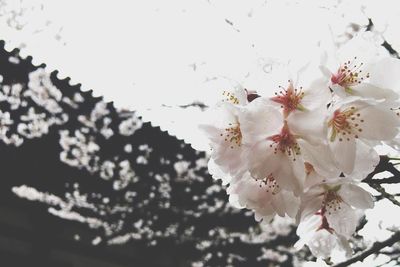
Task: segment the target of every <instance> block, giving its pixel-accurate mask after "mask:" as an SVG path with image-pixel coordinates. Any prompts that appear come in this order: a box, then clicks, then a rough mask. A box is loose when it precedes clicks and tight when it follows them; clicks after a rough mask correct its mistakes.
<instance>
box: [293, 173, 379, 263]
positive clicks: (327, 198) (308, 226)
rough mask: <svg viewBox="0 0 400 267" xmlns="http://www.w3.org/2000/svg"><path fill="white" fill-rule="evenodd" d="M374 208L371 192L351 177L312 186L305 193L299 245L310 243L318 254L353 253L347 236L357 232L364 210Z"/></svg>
mask: <svg viewBox="0 0 400 267" xmlns="http://www.w3.org/2000/svg"><path fill="white" fill-rule="evenodd" d="M372 207H373V199H372V196H371V194H370V193H368V192H367V191H365V190H364V189H362V188H361V187H360V186H358V184H356V183H354V182H352V181H351V180H350V179H347V178H338V179H337V180H336V182H332V181H331V182H326V183H322V184H319V185H316V186H313V187H311V188H310V189H309V190H308V191H307V192H306V193H305V194H304V195H303V196H302V204H301V211H300V213H299V217H298V218H299V219H300V224H299V226H298V228H297V234H298V235H299V236H300V240H299V241H298V242H297V243H296V245H295V246H296V247H297V248H300V247H302V246H303V245H304V244H306V245H307V246H308V247H309V248H310V250H311V252H312V254H313V255H314V256H316V257H322V258H328V257H330V256H331V255H332V253H335V252H343V253H344V254H345V256H346V257H348V256H349V255H350V254H351V248H350V246H349V244H348V241H347V239H348V238H350V236H351V235H353V234H354V232H355V230H356V226H357V224H358V221H359V218H360V216H361V214H362V211H363V210H365V209H369V208H372Z"/></svg>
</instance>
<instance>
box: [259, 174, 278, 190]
mask: <svg viewBox="0 0 400 267" xmlns="http://www.w3.org/2000/svg"><path fill="white" fill-rule="evenodd" d="M254 179H255V180H256V181H259V182H260V184H259V186H260V187H264V188H265V189H266V191H267V192H271V193H272V194H273V195H275V194H277V193H279V191H280V189H279V185H278V183H277V182H276V180H275V178H274V177H273V176H272V174H270V175H268V176H267V177H264V178H262V179H257V178H254Z"/></svg>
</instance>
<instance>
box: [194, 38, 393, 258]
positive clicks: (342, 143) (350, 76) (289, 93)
mask: <svg viewBox="0 0 400 267" xmlns="http://www.w3.org/2000/svg"><path fill="white" fill-rule="evenodd" d="M365 36H366V35H362V34H360V35H359V36H356V37H354V38H353V39H352V40H350V41H349V42H348V43H346V44H345V45H344V46H342V47H340V48H339V49H336V50H335V51H334V52H332V53H328V52H326V51H324V52H321V57H318V60H310V62H307V64H304V65H302V66H301V67H298V68H297V71H296V72H293V71H292V69H289V68H288V69H287V70H288V71H287V73H288V74H284V75H281V76H280V77H287V78H286V79H281V80H280V81H278V84H280V86H276V87H275V88H258V89H257V91H250V90H249V89H248V88H244V87H243V86H241V85H238V84H235V85H234V86H232V87H231V88H227V89H226V90H225V91H223V92H222V98H221V101H219V102H218V103H217V104H216V105H215V107H213V108H212V109H211V110H210V111H209V114H210V116H211V118H212V119H210V120H209V122H207V123H206V124H202V125H201V129H202V130H203V131H204V132H205V134H206V135H207V137H208V139H209V143H210V146H211V158H210V161H209V164H208V167H209V172H210V173H211V174H212V175H213V177H214V178H216V179H221V180H222V182H223V183H224V184H226V185H228V186H227V193H228V194H229V197H230V198H229V200H230V202H231V203H232V204H233V205H234V206H237V207H240V208H248V209H251V210H253V211H254V213H255V218H256V220H260V221H261V220H263V221H264V222H269V221H271V220H272V219H273V218H274V217H275V216H277V215H278V216H282V217H285V216H289V217H291V218H294V219H295V220H296V222H297V223H298V228H297V234H298V235H299V237H300V240H299V241H298V242H297V243H296V244H295V246H296V247H298V248H301V247H303V245H307V246H308V247H309V248H310V250H311V252H312V254H313V255H314V256H316V257H318V258H329V257H332V256H335V255H336V256H338V257H342V258H343V257H348V256H350V255H351V254H352V249H351V246H350V243H349V239H350V237H351V236H352V235H353V234H354V233H355V231H356V226H357V225H358V222H359V220H360V218H361V217H362V216H363V212H364V210H366V209H370V208H372V207H373V206H374V202H373V198H372V196H371V194H370V193H369V192H368V191H366V190H365V189H363V183H362V180H363V179H364V178H365V177H366V176H367V175H368V174H369V173H370V172H372V171H373V170H374V168H375V166H376V165H377V164H378V162H379V155H378V153H377V151H376V149H375V147H376V146H377V145H380V144H382V143H385V144H387V145H390V146H392V147H394V148H397V147H398V145H397V144H398V138H399V126H400V118H399V106H400V102H399V101H398V98H399V95H398V93H397V92H396V91H399V90H400V76H399V73H397V71H396V70H400V61H399V60H398V59H395V58H393V57H390V55H389V54H385V53H382V52H381V50H380V46H379V45H376V44H375V43H374V42H373V41H372V40H371V38H366V37H365ZM292 73H295V75H293V74H292ZM251 89H253V88H251Z"/></svg>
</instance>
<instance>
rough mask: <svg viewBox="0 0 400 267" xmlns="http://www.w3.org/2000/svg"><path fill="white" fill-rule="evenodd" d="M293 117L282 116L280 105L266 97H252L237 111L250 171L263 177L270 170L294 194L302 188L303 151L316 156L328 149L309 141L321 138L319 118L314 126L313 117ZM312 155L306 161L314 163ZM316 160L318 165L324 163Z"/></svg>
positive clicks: (256, 175) (303, 175)
mask: <svg viewBox="0 0 400 267" xmlns="http://www.w3.org/2000/svg"><path fill="white" fill-rule="evenodd" d="M317 115H321V114H319V113H317ZM293 118H295V116H294V117H292V116H289V118H288V119H287V120H285V119H284V115H283V113H282V111H281V110H280V108H279V107H276V106H274V105H271V102H270V100H268V99H266V98H258V99H256V100H255V101H253V102H252V103H250V104H249V105H247V107H246V109H245V110H243V112H242V113H241V114H240V121H241V129H242V135H243V144H244V145H246V146H247V147H248V149H249V153H248V156H247V159H246V160H247V162H248V169H249V171H250V173H251V175H252V176H254V177H256V178H257V179H263V178H264V177H265V176H268V175H270V174H271V175H273V176H274V178H275V179H276V181H277V182H278V183H279V184H280V185H281V186H282V187H283V188H284V189H286V190H289V191H293V192H294V193H295V194H296V195H298V194H299V193H301V192H302V189H303V183H304V179H305V175H306V171H305V165H304V164H305V157H306V154H307V153H313V154H320V157H324V155H322V154H321V153H330V151H329V149H326V148H325V149H324V147H323V146H321V145H319V144H317V143H313V141H315V140H319V139H322V131H319V130H318V131H317V130H316V129H317V128H322V127H321V126H322V125H323V123H322V121H321V120H319V121H320V122H321V123H320V125H318V126H315V125H314V123H315V121H314V120H310V119H309V120H306V119H304V120H301V119H296V120H293ZM302 129H306V131H302ZM311 131H314V134H311ZM317 133H318V134H317ZM319 134H321V136H319ZM309 143H313V144H312V145H308V144H309ZM326 158H329V157H326ZM316 159H317V157H310V158H309V160H308V161H310V162H311V161H312V162H311V163H312V164H315V165H318V162H317V160H316ZM320 163H321V164H319V165H321V166H322V165H324V164H325V163H323V162H320ZM336 175H337V174H336Z"/></svg>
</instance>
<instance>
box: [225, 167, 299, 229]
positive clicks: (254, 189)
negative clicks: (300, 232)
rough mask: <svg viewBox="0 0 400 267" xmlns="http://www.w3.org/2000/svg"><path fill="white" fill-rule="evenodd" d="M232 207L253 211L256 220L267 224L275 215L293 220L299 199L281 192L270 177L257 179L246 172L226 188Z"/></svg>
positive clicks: (291, 194)
mask: <svg viewBox="0 0 400 267" xmlns="http://www.w3.org/2000/svg"><path fill="white" fill-rule="evenodd" d="M228 193H229V194H230V202H232V201H234V203H232V204H233V205H234V206H237V207H241V208H248V209H252V210H254V213H255V218H256V220H261V219H263V220H264V221H267V222H269V221H270V220H271V219H272V218H273V217H274V216H275V215H276V214H278V215H279V216H282V217H284V216H285V215H288V216H290V217H292V218H295V216H296V214H297V211H298V209H299V206H300V199H299V198H298V197H296V196H294V195H293V193H292V192H289V191H287V190H283V189H282V188H281V187H280V186H279V184H278V182H277V181H276V180H275V178H274V177H273V176H272V175H268V176H266V177H264V178H262V179H257V178H254V177H253V176H251V174H250V173H249V172H246V173H245V174H244V175H243V176H242V177H241V179H240V180H239V181H237V182H236V183H232V184H231V185H230V186H229V188H228Z"/></svg>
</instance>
